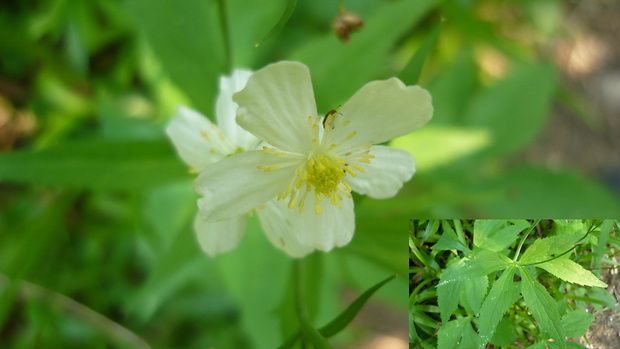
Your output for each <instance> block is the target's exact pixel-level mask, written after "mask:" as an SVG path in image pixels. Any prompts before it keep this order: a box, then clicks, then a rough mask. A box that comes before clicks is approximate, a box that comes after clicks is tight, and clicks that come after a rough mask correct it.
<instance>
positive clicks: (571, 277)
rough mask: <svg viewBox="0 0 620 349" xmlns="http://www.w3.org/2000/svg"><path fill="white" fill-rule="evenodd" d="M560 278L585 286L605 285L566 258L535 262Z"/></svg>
mask: <svg viewBox="0 0 620 349" xmlns="http://www.w3.org/2000/svg"><path fill="white" fill-rule="evenodd" d="M536 266H537V267H540V268H543V269H545V270H546V271H548V272H550V273H551V274H553V275H555V276H557V277H559V278H560V279H562V280H564V281H568V282H572V283H575V284H579V285H585V286H596V287H607V284H606V283H604V282H602V281H601V280H599V279H598V278H597V277H596V276H595V275H594V274H592V273H591V272H590V271H588V270H586V269H584V268H583V267H582V266H581V265H579V264H577V263H575V262H573V261H571V260H570V259H567V258H557V259H553V260H550V261H548V262H544V263H541V264H537V265H536Z"/></svg>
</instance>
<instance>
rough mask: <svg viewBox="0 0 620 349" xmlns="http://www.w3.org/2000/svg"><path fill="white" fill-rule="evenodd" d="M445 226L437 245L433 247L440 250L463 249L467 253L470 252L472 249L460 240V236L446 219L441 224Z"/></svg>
mask: <svg viewBox="0 0 620 349" xmlns="http://www.w3.org/2000/svg"><path fill="white" fill-rule="evenodd" d="M441 226H442V228H443V234H441V237H440V238H439V240H437V242H436V243H435V245H433V249H438V250H459V251H463V252H465V253H466V254H469V253H470V252H471V251H470V249H469V248H467V246H465V245H464V244H463V243H462V242H461V241H459V238H458V236H456V233H455V232H454V229H452V227H451V226H450V224H448V222H446V221H442V224H441Z"/></svg>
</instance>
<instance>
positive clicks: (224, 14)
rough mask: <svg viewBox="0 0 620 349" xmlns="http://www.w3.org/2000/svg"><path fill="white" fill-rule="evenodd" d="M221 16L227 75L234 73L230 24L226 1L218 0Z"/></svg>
mask: <svg viewBox="0 0 620 349" xmlns="http://www.w3.org/2000/svg"><path fill="white" fill-rule="evenodd" d="M217 4H218V9H219V15H220V26H221V29H222V38H223V40H224V55H225V56H226V58H225V64H226V65H225V70H226V73H227V74H230V73H231V72H232V66H233V54H232V43H231V41H232V40H231V38H230V24H229V22H228V10H227V8H226V0H217Z"/></svg>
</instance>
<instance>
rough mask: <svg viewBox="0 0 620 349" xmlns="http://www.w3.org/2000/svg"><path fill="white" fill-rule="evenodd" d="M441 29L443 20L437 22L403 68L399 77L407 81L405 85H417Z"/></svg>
mask: <svg viewBox="0 0 620 349" xmlns="http://www.w3.org/2000/svg"><path fill="white" fill-rule="evenodd" d="M440 31H441V22H440V23H437V24H436V25H435V26H434V27H433V29H432V30H431V32H430V33H429V34H428V35H427V37H426V39H424V42H423V43H422V45H420V48H418V51H417V52H416V53H415V54H414V55H413V56H412V57H411V59H410V60H409V62H408V63H407V65H406V66H405V67H404V68H403V70H401V71H400V73H398V78H399V79H400V80H402V82H404V83H405V85H416V84H417V83H418V80H419V79H420V74H421V73H422V68H423V67H424V63H425V62H426V59H427V58H428V55H429V54H430V53H431V51H432V49H433V47H434V46H435V43H436V42H437V39H438V38H439V32H440Z"/></svg>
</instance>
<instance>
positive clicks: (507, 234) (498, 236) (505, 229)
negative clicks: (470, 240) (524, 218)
mask: <svg viewBox="0 0 620 349" xmlns="http://www.w3.org/2000/svg"><path fill="white" fill-rule="evenodd" d="M505 225H506V221H501V220H487V219H478V220H476V222H475V223H474V244H475V245H476V246H478V247H481V248H485V249H487V250H491V251H496V252H499V251H501V250H503V249H505V248H506V247H508V246H510V244H512V243H513V242H514V241H515V240H516V239H517V236H518V235H519V233H520V232H521V231H523V230H524V229H526V228H529V227H530V226H529V225H528V224H515V225H508V226H505Z"/></svg>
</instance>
